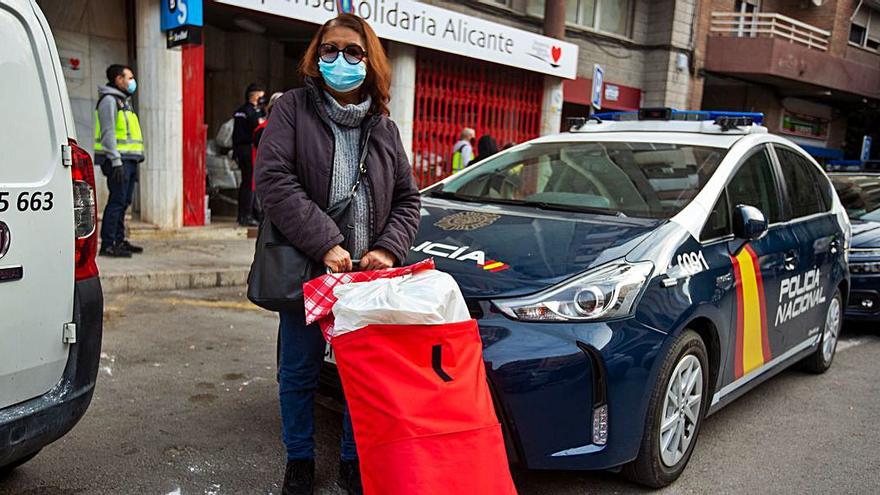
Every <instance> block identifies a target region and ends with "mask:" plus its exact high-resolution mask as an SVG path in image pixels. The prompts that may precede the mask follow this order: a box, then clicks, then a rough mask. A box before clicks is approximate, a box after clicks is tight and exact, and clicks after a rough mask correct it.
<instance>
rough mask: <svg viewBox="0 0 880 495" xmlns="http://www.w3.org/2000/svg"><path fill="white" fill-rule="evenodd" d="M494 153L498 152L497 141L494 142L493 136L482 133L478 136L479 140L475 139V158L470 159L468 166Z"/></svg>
mask: <svg viewBox="0 0 880 495" xmlns="http://www.w3.org/2000/svg"><path fill="white" fill-rule="evenodd" d="M495 153H498V143H496V142H495V138H493V137H492V136H490V135H488V134H483V135H482V136H480V140H479V141H477V158H476V159H474V160H472V161H471V162H470V163H469V164H468V166H470V165H475V164H476V163H477V162H481V161H483V160H485V159H486V158H489V157H490V156H492V155H494V154H495Z"/></svg>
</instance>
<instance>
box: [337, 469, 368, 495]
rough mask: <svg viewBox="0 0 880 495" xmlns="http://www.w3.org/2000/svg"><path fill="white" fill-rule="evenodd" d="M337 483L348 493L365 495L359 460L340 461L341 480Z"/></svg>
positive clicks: (349, 494) (350, 494)
mask: <svg viewBox="0 0 880 495" xmlns="http://www.w3.org/2000/svg"><path fill="white" fill-rule="evenodd" d="M336 484H337V485H339V488H342V490H343V491H345V493H347V494H348V495H363V493H364V488H363V486H361V467H360V464H359V463H358V461H339V480H338V481H337V482H336Z"/></svg>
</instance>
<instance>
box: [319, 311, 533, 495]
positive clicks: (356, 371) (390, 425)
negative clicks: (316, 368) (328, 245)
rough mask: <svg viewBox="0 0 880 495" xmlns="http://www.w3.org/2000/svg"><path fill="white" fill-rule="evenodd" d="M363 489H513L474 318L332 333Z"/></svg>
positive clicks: (426, 492) (422, 493) (431, 493)
mask: <svg viewBox="0 0 880 495" xmlns="http://www.w3.org/2000/svg"><path fill="white" fill-rule="evenodd" d="M333 349H334V352H335V355H336V362H337V366H338V368H339V375H340V378H341V379H342V387H343V389H344V390H345V398H346V400H347V401H348V408H349V412H350V414H351V420H352V425H353V426H354V435H355V441H356V443H357V449H358V454H359V456H360V467H361V479H362V481H363V485H364V493H366V494H382V495H396V494H401V495H402V494H407V495H413V494H419V495H441V494H442V495H453V494H455V495H458V494H481V495H482V494H502V495H506V494H515V493H516V488H515V487H514V485H513V480H512V479H511V477H510V469H509V466H508V462H507V454H506V452H505V449H504V438H503V436H502V433H501V426H500V424H499V423H498V418H497V416H496V415H495V408H494V407H493V405H492V398H491V395H490V393H489V388H488V384H487V381H486V370H485V367H484V365H483V357H482V344H481V342H480V336H479V332H478V330H477V323H476V321H474V320H470V321H465V322H461V323H450V324H445V325H416V326H408V325H371V326H368V327H366V328H363V329H361V330H358V331H355V332H351V333H347V334H344V335H341V336H339V337H337V338H335V339H333Z"/></svg>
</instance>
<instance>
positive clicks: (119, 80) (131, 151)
mask: <svg viewBox="0 0 880 495" xmlns="http://www.w3.org/2000/svg"><path fill="white" fill-rule="evenodd" d="M105 75H106V76H107V84H105V85H103V86H98V104H97V106H96V109H95V161H96V162H98V163H99V164H100V166H101V172H103V174H104V176H105V177H107V188H108V189H109V190H110V197H109V198H108V200H107V205H106V206H105V207H104V216H103V219H102V223H101V251H100V253H99V254H100V255H101V256H110V257H114V258H131V255H132V253H142V252H143V251H144V249H143V248H142V247H140V246H135V245H134V244H132V243H130V242H129V241H128V240H126V239H125V210H127V209H128V207H129V206H131V201H132V196H133V195H134V185H135V183H136V182H137V181H138V164H139V163H140V162H142V161H144V136H143V134H142V133H141V125H140V122H139V121H138V116H137V114H136V113H135V112H134V108H133V107H132V104H131V96H132V95H133V94H134V92H135V90H137V81H136V80H135V78H134V72H133V71H132V70H131V67H127V66H125V65H119V64H114V65H111V66H110V67H107V71H106V73H105Z"/></svg>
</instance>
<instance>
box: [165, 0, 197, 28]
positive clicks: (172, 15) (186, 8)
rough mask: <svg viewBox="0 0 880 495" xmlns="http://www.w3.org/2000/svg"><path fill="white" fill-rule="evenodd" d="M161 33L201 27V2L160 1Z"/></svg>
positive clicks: (190, 0)
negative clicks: (189, 27)
mask: <svg viewBox="0 0 880 495" xmlns="http://www.w3.org/2000/svg"><path fill="white" fill-rule="evenodd" d="M161 4H162V31H171V30H172V29H179V28H182V27H184V26H202V25H203V22H202V0H161Z"/></svg>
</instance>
